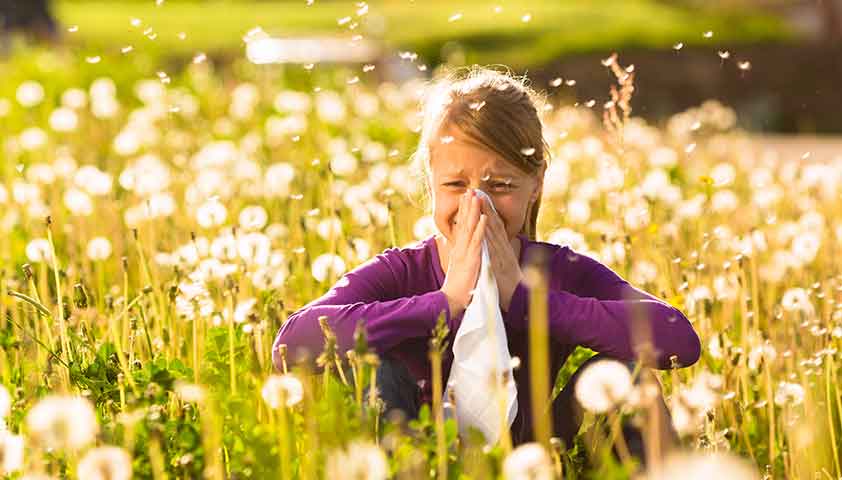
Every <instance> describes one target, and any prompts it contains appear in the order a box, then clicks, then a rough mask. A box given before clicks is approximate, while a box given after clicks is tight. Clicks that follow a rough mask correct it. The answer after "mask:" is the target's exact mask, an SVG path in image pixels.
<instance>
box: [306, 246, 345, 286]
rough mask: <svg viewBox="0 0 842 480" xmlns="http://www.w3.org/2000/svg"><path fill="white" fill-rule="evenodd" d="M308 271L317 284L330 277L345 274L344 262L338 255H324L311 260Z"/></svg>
mask: <svg viewBox="0 0 842 480" xmlns="http://www.w3.org/2000/svg"><path fill="white" fill-rule="evenodd" d="M310 271H311V273H312V274H313V278H315V279H316V280H317V281H319V282H324V281H325V280H327V278H328V276H330V275H333V276H335V277H339V276H341V275H342V274H343V273H345V260H343V259H342V257H340V256H339V255H335V254H333V253H324V254H322V255H319V256H318V257H316V259H315V260H313V264H312V266H311V267H310Z"/></svg>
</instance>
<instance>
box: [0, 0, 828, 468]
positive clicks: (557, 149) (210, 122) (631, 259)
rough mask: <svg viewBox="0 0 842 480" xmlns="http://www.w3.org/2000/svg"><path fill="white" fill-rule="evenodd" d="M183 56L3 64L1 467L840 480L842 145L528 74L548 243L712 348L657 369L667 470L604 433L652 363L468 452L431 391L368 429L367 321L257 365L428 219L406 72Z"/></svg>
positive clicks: (33, 51) (47, 52) (642, 416)
mask: <svg viewBox="0 0 842 480" xmlns="http://www.w3.org/2000/svg"><path fill="white" fill-rule="evenodd" d="M73 5H74V4H73V3H72V2H70V3H68V4H66V5H63V6H61V8H72V7H73ZM174 5H177V4H174ZM144 8H148V6H147V7H144ZM466 17H467V15H466ZM80 18H81V17H80ZM536 19H537V18H536ZM80 23H81V20H80ZM700 31H701V30H700ZM699 37H700V38H703V37H702V35H701V33H699ZM123 43H124V42H122V41H121V42H120V43H112V44H116V45H122V44H123ZM21 48H23V47H21ZM138 50H140V51H141V53H142V49H141V48H138ZM200 50H204V49H194V50H190V52H189V53H187V55H186V56H187V57H188V61H187V62H186V63H185V64H184V65H182V66H181V68H168V67H167V66H166V64H165V63H164V62H163V61H159V59H160V57H158V54H159V53H158V52H155V53H153V54H150V55H149V56H148V57H146V60H143V61H134V60H133V57H132V52H131V51H130V52H126V53H120V52H110V53H105V52H101V53H99V54H96V52H92V51H88V50H86V49H85V48H82V47H74V48H70V49H45V48H24V49H19V50H18V51H17V52H16V53H15V55H14V56H13V57H11V58H8V59H6V60H5V61H4V63H3V64H2V68H4V69H5V71H6V72H9V74H8V75H6V76H4V77H3V79H2V80H0V140H1V141H2V144H0V154H2V159H3V161H2V163H0V344H2V347H3V348H2V349H0V476H2V475H6V476H7V478H13V479H19V478H26V479H42V478H72V479H115V480H116V479H127V478H151V479H156V480H158V479H164V478H178V479H189V478H209V479H227V478H231V479H233V478H238V479H241V478H258V479H264V478H305V479H310V478H331V479H334V478H354V479H357V478H361V479H379V478H425V477H427V476H434V477H437V478H453V479H463V478H465V479H467V478H478V479H484V478H677V477H678V476H679V475H681V476H683V477H684V478H711V476H713V475H718V476H719V477H720V478H739V479H742V478H758V479H759V478H769V479H771V478H793V479H818V478H828V479H834V478H840V477H842V466H840V452H839V449H840V448H842V445H840V440H842V435H840V431H842V391H840V390H839V388H838V386H837V385H838V384H839V380H840V369H839V368H838V366H837V365H836V362H837V361H842V359H840V353H839V344H840V341H842V340H840V339H842V274H840V264H839V258H840V247H842V216H840V210H839V208H840V207H839V204H840V202H839V199H840V193H842V192H840V188H842V161H840V160H842V159H840V158H838V157H837V158H836V159H834V161H831V160H816V159H814V158H812V157H811V154H810V152H809V151H805V152H803V153H802V154H800V155H794V156H793V155H786V156H784V155H779V154H778V153H776V152H775V151H774V150H768V149H764V148H762V146H760V145H758V144H757V143H756V142H755V141H754V139H753V137H752V136H751V135H750V134H749V133H748V132H745V131H742V130H741V129H740V128H739V127H738V118H736V116H735V114H734V112H733V111H732V110H731V109H729V108H728V106H727V105H722V104H719V103H717V102H715V101H709V102H705V103H704V104H702V105H699V106H698V107H697V108H693V109H690V110H688V111H684V112H677V113H676V114H675V115H673V116H672V117H670V118H669V119H668V121H666V122H664V123H663V124H659V125H653V124H648V123H647V122H645V121H644V120H642V119H640V118H638V117H636V116H635V115H634V112H631V114H630V115H626V114H625V113H628V112H623V110H622V108H621V107H623V106H624V103H623V102H622V101H617V100H615V101H614V102H608V103H606V102H607V101H608V99H609V98H610V97H609V94H608V92H606V96H605V98H604V99H601V100H599V101H597V100H594V101H589V102H582V103H581V104H575V105H574V104H572V103H568V102H566V101H559V98H561V97H562V96H563V90H564V88H565V87H566V85H567V86H569V85H570V83H568V82H569V81H571V79H556V80H554V81H552V82H550V84H548V85H535V87H537V88H539V89H541V90H544V91H546V92H547V94H548V102H547V104H546V106H545V107H544V108H543V115H544V123H545V136H546V139H547V141H548V143H549V145H550V147H551V154H552V158H551V160H550V164H549V167H548V170H547V174H546V177H545V185H544V200H543V205H542V209H541V214H540V218H539V223H538V230H539V234H538V239H539V240H544V241H549V242H553V243H558V244H566V245H569V246H570V247H571V248H572V249H574V250H575V251H577V252H580V253H582V254H585V255H590V256H593V257H595V258H597V259H599V260H600V261H601V262H603V263H605V264H606V265H608V266H610V267H611V268H612V269H614V270H615V271H616V272H617V273H618V274H620V275H621V276H623V277H624V278H627V279H628V280H629V281H630V282H631V283H632V284H634V285H636V286H639V287H640V288H642V289H644V290H647V291H649V292H652V293H653V294H656V295H658V296H660V297H661V298H664V299H665V300H667V301H668V302H670V303H671V304H672V305H674V306H676V307H678V308H680V309H681V310H682V311H683V312H685V313H686V315H687V317H688V318H689V319H690V320H691V322H692V323H693V325H694V327H695V329H696V331H697V332H698V334H699V337H700V338H701V340H702V357H701V359H700V360H699V361H698V362H697V363H696V364H695V365H693V366H691V367H689V368H676V369H672V370H666V371H657V372H655V375H656V376H657V380H658V381H660V383H661V384H662V385H663V390H664V394H665V397H666V403H667V405H668V407H669V408H670V410H671V413H672V420H673V426H674V428H675V429H676V430H677V432H678V433H679V435H680V443H679V444H674V445H667V444H660V443H659V445H658V448H659V449H663V450H667V449H671V450H670V451H672V452H673V455H672V456H671V457H670V460H669V461H668V462H667V463H665V464H660V465H656V466H654V467H653V468H650V469H649V470H648V471H644V470H642V469H641V468H640V465H639V464H638V463H637V462H635V461H633V460H628V459H626V458H625V457H624V456H622V455H621V456H620V457H619V458H616V457H614V456H613V455H611V454H610V451H611V449H612V448H614V447H615V446H617V447H619V448H621V446H620V444H621V443H622V442H621V440H620V438H618V436H617V435H616V430H615V428H614V427H615V426H616V425H617V423H616V422H617V421H618V420H619V419H620V418H621V417H623V418H626V419H628V421H630V422H639V423H640V424H641V425H646V424H647V422H648V421H649V420H650V419H651V418H650V417H649V411H650V406H651V405H650V397H649V396H648V395H647V393H648V392H650V390H647V387H648V386H651V382H652V381H654V377H652V376H649V375H648V372H647V373H646V374H645V377H646V378H645V381H643V382H642V383H640V384H639V385H635V386H632V385H631V384H627V385H623V384H622V383H623V382H629V379H625V378H619V379H618V378H615V377H611V376H605V377H602V378H596V379H595V381H596V382H597V387H599V388H597V389H596V390H595V391H594V392H593V395H595V396H597V397H599V396H600V395H608V393H606V392H609V391H610V392H623V394H622V395H616V396H609V397H610V398H607V400H606V401H609V403H610V405H611V408H609V409H600V408H594V411H593V412H590V413H589V414H588V416H587V417H586V420H585V424H584V425H583V428H582V431H581V433H580V435H579V436H578V437H577V440H576V443H575V445H572V446H569V447H570V448H563V447H562V446H561V445H559V443H558V442H557V441H556V440H555V439H552V438H550V439H544V441H543V442H540V443H532V444H528V445H526V446H521V447H518V448H516V449H513V448H512V447H511V445H507V444H506V442H502V443H500V444H498V445H495V446H492V447H484V446H482V445H481V443H477V442H475V441H471V439H463V438H459V437H458V436H457V435H456V425H455V423H454V422H453V420H447V421H445V420H444V419H443V417H442V415H441V409H442V405H441V402H436V403H435V404H434V405H433V406H432V408H426V409H424V410H422V414H421V416H420V418H419V419H417V420H415V421H412V422H410V424H409V427H408V428H407V429H401V428H398V427H397V426H396V425H395V424H393V423H392V422H381V421H380V420H379V418H378V415H377V413H378V411H379V410H378V409H379V408H380V406H381V403H382V402H380V401H379V399H378V398H377V395H376V391H374V390H371V389H367V386H368V385H370V384H372V383H373V382H374V381H375V379H374V378H373V376H372V372H373V371H374V370H375V368H376V366H377V364H378V358H377V355H376V354H375V353H374V352H373V351H371V350H370V349H369V348H368V346H367V345H366V341H365V336H364V335H362V334H361V335H359V336H358V338H357V342H356V345H355V347H354V349H353V350H351V351H349V352H343V351H339V350H338V349H337V346H336V342H335V337H333V336H332V335H331V332H330V331H329V330H326V331H325V336H326V341H325V350H324V351H323V352H317V353H320V355H319V357H318V359H317V362H316V363H317V365H314V367H316V368H315V369H314V368H308V367H307V366H304V365H296V366H295V367H293V366H292V365H290V367H289V368H287V367H286V365H285V366H284V368H283V369H282V370H281V371H275V369H274V368H273V365H272V361H271V348H272V340H273V338H274V336H275V334H276V332H277V331H278V329H279V327H280V326H281V325H282V324H283V322H284V320H285V319H286V318H287V316H288V315H289V314H291V313H292V312H293V311H295V310H296V309H297V308H298V307H300V306H302V305H304V304H305V303H307V302H309V301H310V300H312V299H314V298H316V297H318V296H320V295H321V294H322V293H323V292H324V291H325V290H326V289H327V288H329V287H330V286H331V285H332V284H333V283H334V282H335V281H336V280H338V279H339V278H340V277H341V276H342V275H343V274H344V273H345V272H347V271H349V270H351V269H353V268H354V267H356V266H357V265H359V264H361V263H362V262H364V261H366V260H368V259H369V258H371V257H372V256H373V255H375V254H377V253H379V252H381V251H382V250H384V249H386V248H389V247H392V246H404V245H408V244H411V243H413V242H415V241H417V240H419V239H422V238H426V237H427V236H429V235H431V234H433V233H434V224H433V222H432V219H431V217H430V216H429V206H428V205H427V203H426V201H425V199H424V197H423V184H422V183H421V180H420V179H419V178H418V177H417V176H416V175H415V172H413V171H412V170H411V169H410V166H409V157H410V155H411V154H412V152H413V151H414V149H415V148H416V146H417V145H416V144H417V140H418V135H417V132H418V127H419V125H420V118H419V116H418V114H417V112H418V100H419V98H420V95H421V94H422V92H423V87H424V82H423V81H422V80H411V81H406V82H403V83H392V82H390V81H385V80H384V81H377V82H375V81H370V80H369V79H367V78H366V73H368V72H371V67H369V66H339V65H333V66H321V65H315V66H312V65H304V66H302V65H290V66H286V67H284V68H274V67H266V66H258V65H253V64H251V63H249V62H247V61H246V60H245V59H243V58H240V59H235V60H232V61H231V62H230V63H228V64H225V65H223V66H220V65H218V64H216V63H215V62H213V61H211V60H209V59H208V58H207V57H206V56H203V55H202V54H201V52H200ZM149 59H153V60H149ZM405 61H406V62H408V63H410V64H412V63H413V62H414V60H412V59H406V60H405ZM723 61H727V62H731V63H735V65H732V67H733V68H750V65H742V66H740V65H736V60H734V59H727V60H726V59H723ZM604 65H605V66H606V71H607V72H612V71H613V72H614V73H615V75H618V76H619V77H620V78H626V77H624V75H625V74H624V73H623V72H631V71H632V68H631V67H630V66H628V65H625V64H624V63H623V58H622V55H620V56H619V57H618V58H617V57H612V58H607V59H606V60H605V61H604ZM620 65H621V66H620ZM621 67H622V68H621ZM430 68H431V70H432V69H433V68H432V66H431V67H430ZM607 74H608V75H610V74H611V73H607ZM632 78H633V77H631V76H629V77H628V78H626V80H625V81H626V82H628V81H630V80H632ZM620 100H621V99H620ZM604 112H608V113H609V115H608V117H604ZM436 333H439V334H442V332H436ZM431 336H432V337H433V338H432V340H434V341H433V348H432V355H431V362H434V363H435V362H439V361H440V355H439V353H440V350H441V349H442V348H447V345H446V344H444V345H442V343H441V342H440V341H435V340H436V337H435V336H434V335H433V332H431ZM439 340H441V335H439ZM282 353H283V354H284V355H285V352H282ZM592 354H593V352H590V351H588V350H585V349H580V350H578V351H577V352H576V353H575V354H574V355H573V356H572V357H571V358H570V360H569V361H568V363H567V364H566V365H565V367H564V369H563V370H562V372H560V375H559V378H558V382H557V384H556V385H555V387H556V388H555V389H554V391H555V390H557V389H558V388H559V387H560V386H561V385H563V384H564V382H565V381H566V379H567V377H568V376H569V375H570V373H571V372H572V371H573V370H574V369H575V368H576V366H578V365H579V364H581V363H582V362H583V361H584V360H585V359H587V358H588V357H589V356H590V355H592ZM290 363H291V362H290ZM536 363H538V364H540V362H536ZM536 368H537V367H536ZM617 382H620V383H621V385H619V386H618V385H616V383H617ZM439 387H440V385H439ZM565 447H567V446H565Z"/></svg>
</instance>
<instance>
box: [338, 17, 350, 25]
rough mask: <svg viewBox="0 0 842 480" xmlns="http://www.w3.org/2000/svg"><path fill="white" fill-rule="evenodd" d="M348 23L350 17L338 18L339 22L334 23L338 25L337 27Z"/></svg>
mask: <svg viewBox="0 0 842 480" xmlns="http://www.w3.org/2000/svg"><path fill="white" fill-rule="evenodd" d="M350 22H351V17H342V18H340V19H339V20H337V21H336V23H338V24H339V25H345V24H347V23H350Z"/></svg>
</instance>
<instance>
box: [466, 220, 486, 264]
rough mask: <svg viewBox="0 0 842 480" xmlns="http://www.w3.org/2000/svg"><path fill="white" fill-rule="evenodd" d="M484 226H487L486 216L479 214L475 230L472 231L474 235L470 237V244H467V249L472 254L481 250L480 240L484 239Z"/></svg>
mask: <svg viewBox="0 0 842 480" xmlns="http://www.w3.org/2000/svg"><path fill="white" fill-rule="evenodd" d="M486 225H488V215H486V214H484V213H483V214H480V216H479V221H477V228H476V230H474V234H473V236H472V237H471V242H470V244H469V249H470V252H471V253H472V254H473V253H474V252H476V251H478V250H480V249H481V248H482V239H483V238H485V231H486V228H485V227H486Z"/></svg>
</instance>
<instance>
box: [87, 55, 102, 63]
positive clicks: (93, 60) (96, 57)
mask: <svg viewBox="0 0 842 480" xmlns="http://www.w3.org/2000/svg"><path fill="white" fill-rule="evenodd" d="M100 60H102V57H100V56H99V55H94V56H93V57H85V61H86V62H88V63H99V61H100Z"/></svg>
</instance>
